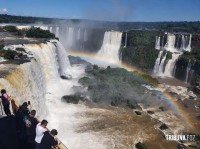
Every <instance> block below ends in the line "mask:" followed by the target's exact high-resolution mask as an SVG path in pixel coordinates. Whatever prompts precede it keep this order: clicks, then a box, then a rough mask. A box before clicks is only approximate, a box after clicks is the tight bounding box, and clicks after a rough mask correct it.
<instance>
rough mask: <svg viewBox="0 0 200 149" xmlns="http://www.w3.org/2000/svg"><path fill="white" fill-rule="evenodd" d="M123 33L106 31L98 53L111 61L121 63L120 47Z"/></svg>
mask: <svg viewBox="0 0 200 149" xmlns="http://www.w3.org/2000/svg"><path fill="white" fill-rule="evenodd" d="M121 40H122V33H121V32H117V31H109V32H105V34H104V39H103V44H102V46H101V49H100V50H99V52H98V53H97V57H100V58H102V59H104V60H106V61H109V62H111V63H119V62H120V60H119V49H120V46H121Z"/></svg>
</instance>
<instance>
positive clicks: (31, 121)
mask: <svg viewBox="0 0 200 149" xmlns="http://www.w3.org/2000/svg"><path fill="white" fill-rule="evenodd" d="M35 115H36V110H31V112H30V114H29V116H28V118H27V119H26V120H25V124H26V135H27V145H28V148H29V149H34V148H35V137H36V126H37V124H38V123H39V120H38V119H37V118H35Z"/></svg>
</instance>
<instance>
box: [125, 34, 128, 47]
mask: <svg viewBox="0 0 200 149" xmlns="http://www.w3.org/2000/svg"><path fill="white" fill-rule="evenodd" d="M127 34H128V33H127V32H126V37H125V44H124V48H126V47H127Z"/></svg>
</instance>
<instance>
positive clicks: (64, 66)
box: [55, 42, 71, 79]
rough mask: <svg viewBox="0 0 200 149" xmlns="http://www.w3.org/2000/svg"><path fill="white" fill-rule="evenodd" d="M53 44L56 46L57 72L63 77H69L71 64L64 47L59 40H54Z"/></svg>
mask: <svg viewBox="0 0 200 149" xmlns="http://www.w3.org/2000/svg"><path fill="white" fill-rule="evenodd" d="M55 46H56V47H57V50H56V51H57V55H58V62H59V66H60V67H59V72H60V76H61V77H62V78H65V79H69V78H71V66H70V63H69V59H68V57H67V56H66V52H65V48H64V47H63V45H62V44H61V43H60V42H56V44H55Z"/></svg>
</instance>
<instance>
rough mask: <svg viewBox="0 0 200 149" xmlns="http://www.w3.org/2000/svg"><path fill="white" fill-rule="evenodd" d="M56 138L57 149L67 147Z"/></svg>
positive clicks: (65, 148)
mask: <svg viewBox="0 0 200 149" xmlns="http://www.w3.org/2000/svg"><path fill="white" fill-rule="evenodd" d="M56 139H57V140H58V149H68V148H67V147H66V146H65V145H64V143H62V141H60V140H59V139H58V138H57V137H56Z"/></svg>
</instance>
